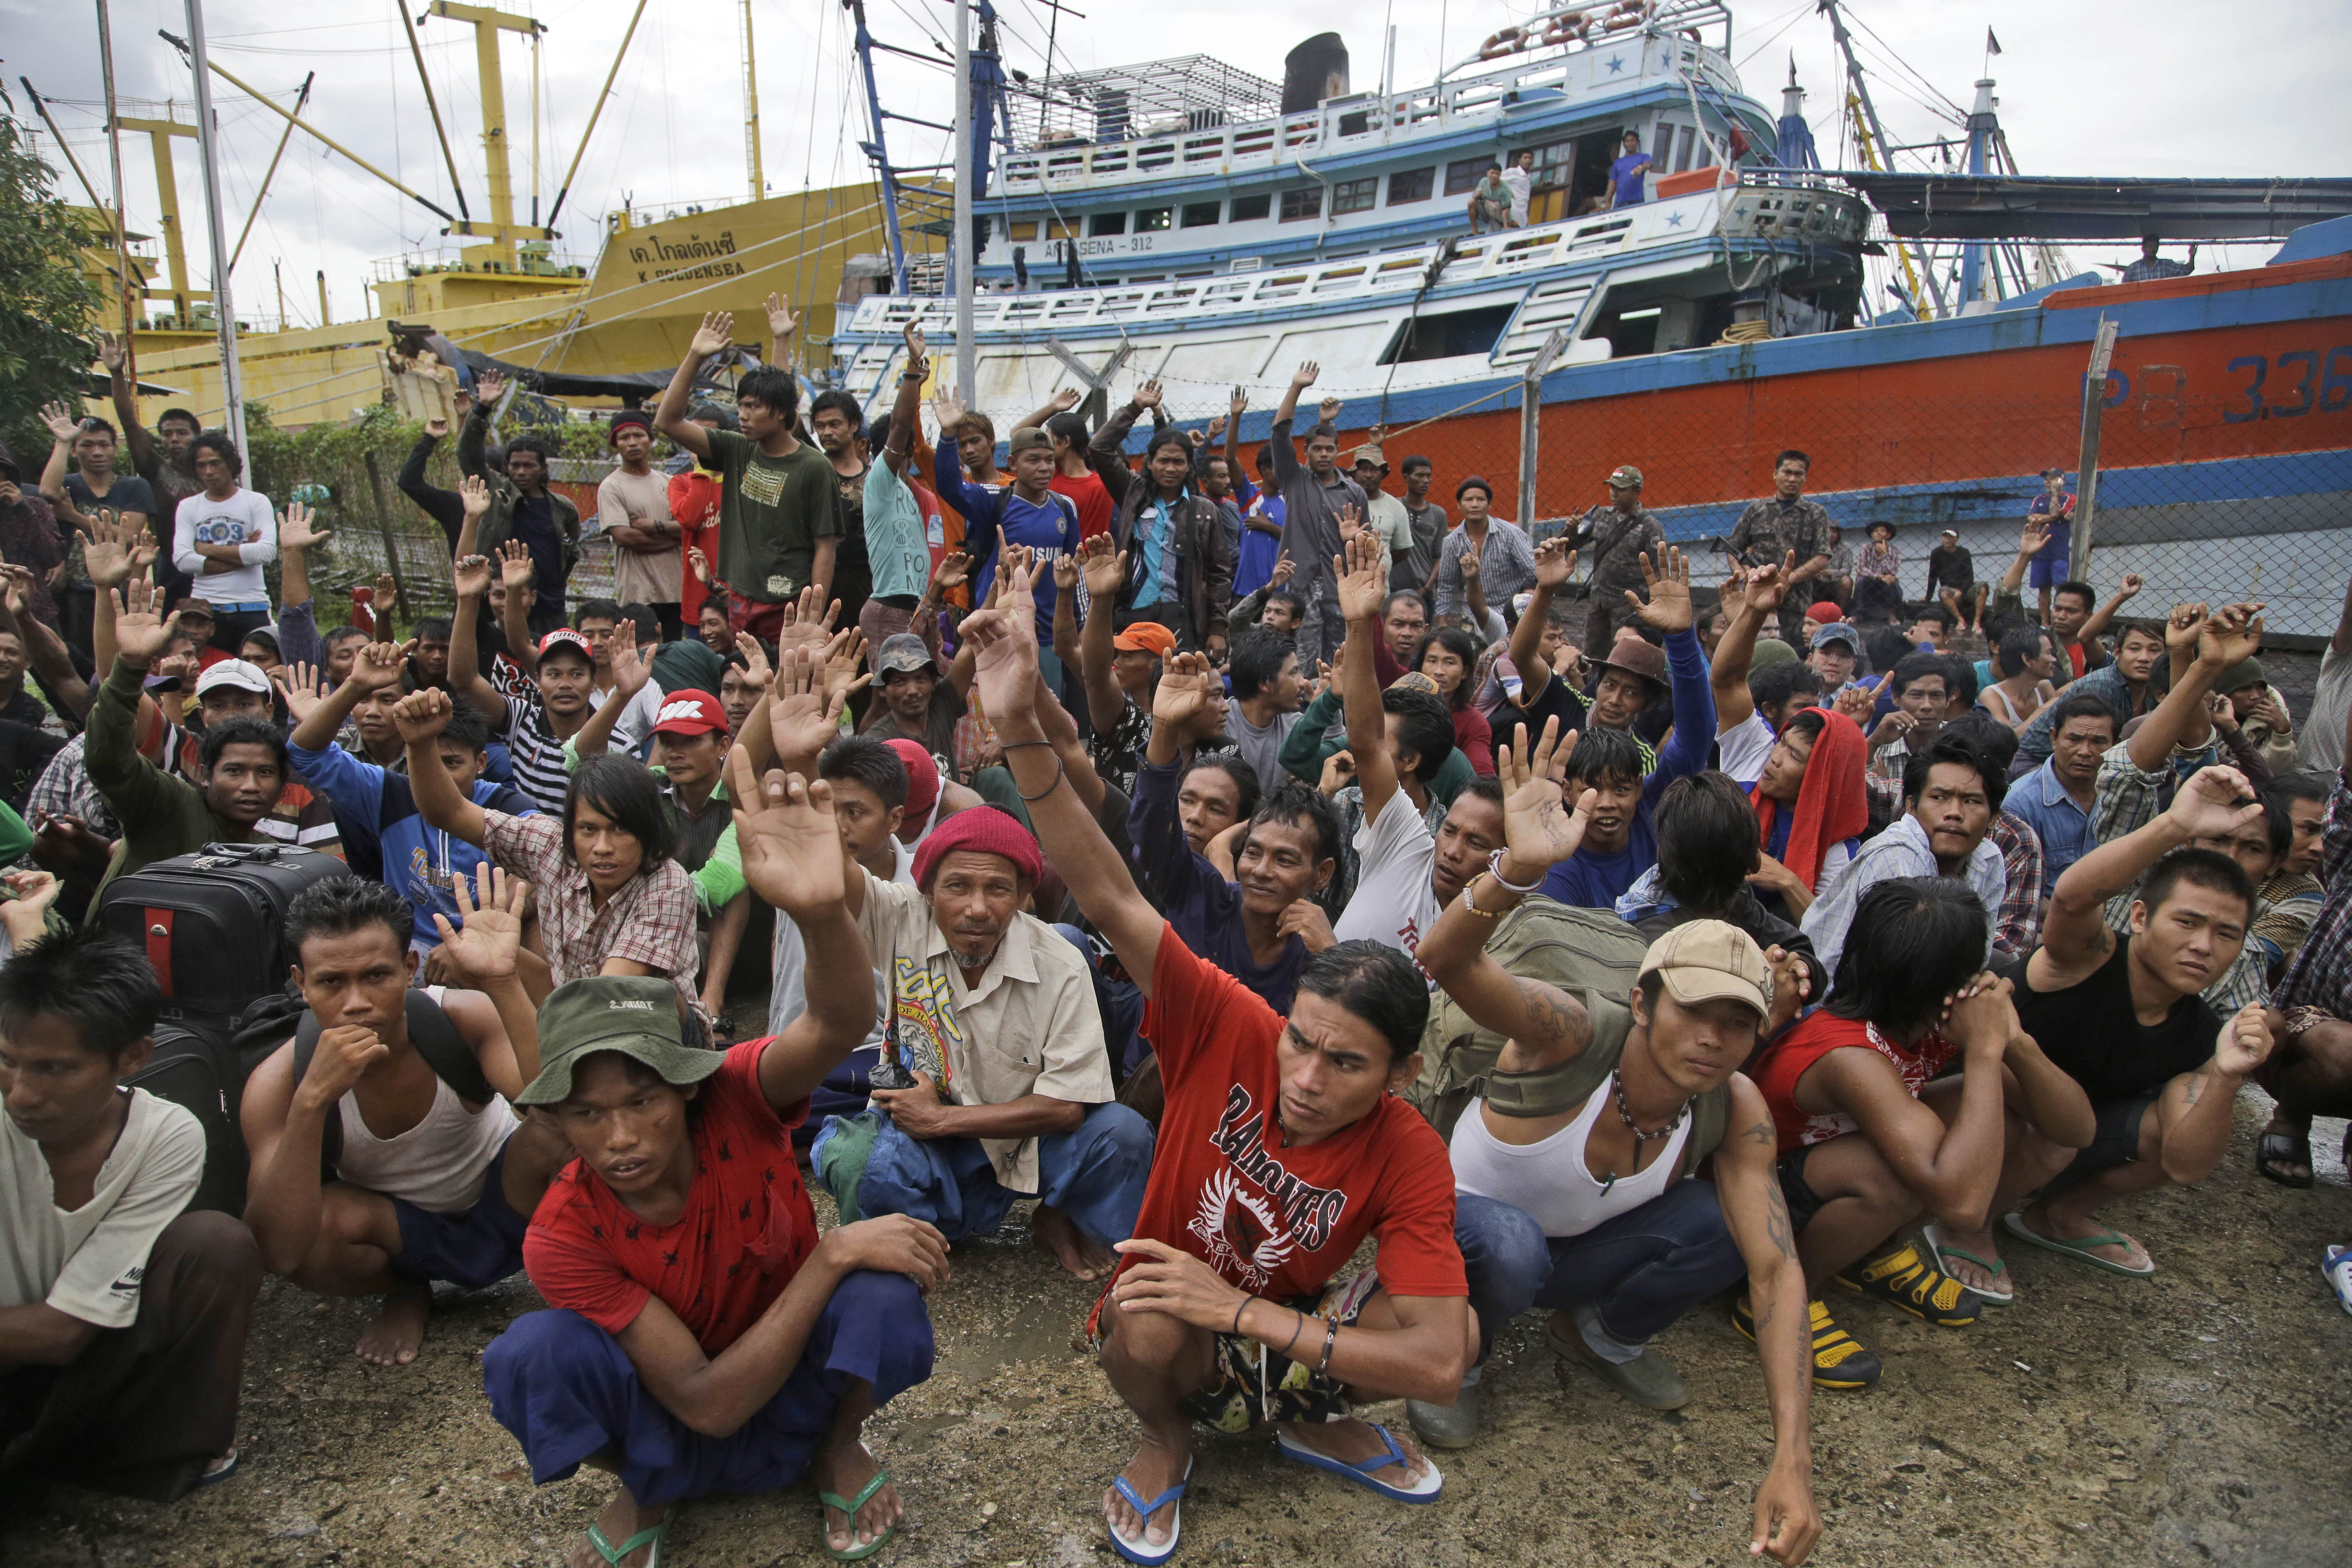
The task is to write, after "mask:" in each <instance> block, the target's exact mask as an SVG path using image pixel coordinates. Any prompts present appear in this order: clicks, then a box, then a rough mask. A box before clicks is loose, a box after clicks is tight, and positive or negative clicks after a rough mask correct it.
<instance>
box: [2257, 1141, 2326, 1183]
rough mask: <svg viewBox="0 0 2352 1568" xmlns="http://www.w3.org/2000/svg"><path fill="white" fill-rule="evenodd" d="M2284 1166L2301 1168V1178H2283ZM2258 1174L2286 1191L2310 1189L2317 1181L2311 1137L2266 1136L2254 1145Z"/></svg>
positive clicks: (2287, 1176) (2284, 1176)
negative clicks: (2312, 1158)
mask: <svg viewBox="0 0 2352 1568" xmlns="http://www.w3.org/2000/svg"><path fill="white" fill-rule="evenodd" d="M2280 1165H2300V1166H2302V1167H2303V1174H2302V1175H2300V1176H2289V1175H2283V1174H2281V1173H2280V1172H2279V1171H2278V1170H2277V1169H2276V1167H2277V1166H2280ZM2254 1174H2256V1175H2258V1176H2264V1177H2267V1178H2269V1179H2270V1180H2271V1181H2273V1182H2276V1183H2277V1184H2279V1185H2280V1186H2282V1187H2297V1188H2301V1187H2307V1186H2309V1185H2311V1184H2312V1182H2313V1181H2314V1180H2315V1179H2316V1178H2315V1176H2314V1175H2313V1173H2312V1167H2311V1134H2310V1133H2309V1132H2305V1133H2303V1134H2302V1135H2301V1136H2299V1137H2298V1136H2297V1135H2296V1134H2294V1133H2293V1132H2264V1133H2263V1135H2262V1138H2261V1140H2260V1141H2259V1142H2256V1143H2255V1145H2254Z"/></svg>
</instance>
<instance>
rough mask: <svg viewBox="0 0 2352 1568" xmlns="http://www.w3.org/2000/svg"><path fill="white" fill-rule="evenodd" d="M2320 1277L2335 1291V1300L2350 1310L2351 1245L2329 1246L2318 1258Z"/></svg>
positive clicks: (2351, 1289)
mask: <svg viewBox="0 0 2352 1568" xmlns="http://www.w3.org/2000/svg"><path fill="white" fill-rule="evenodd" d="M2319 1273H2320V1277H2321V1278H2322V1279H2326V1281H2327V1288H2328V1289H2331V1290H2333V1291H2335V1292H2336V1302H2337V1303H2338V1304H2339V1305H2340V1306H2342V1307H2343V1309H2344V1310H2346V1311H2347V1312H2352V1247H2329V1248H2328V1249H2327V1252H2326V1256H2324V1257H2322V1258H2320V1260H2319Z"/></svg>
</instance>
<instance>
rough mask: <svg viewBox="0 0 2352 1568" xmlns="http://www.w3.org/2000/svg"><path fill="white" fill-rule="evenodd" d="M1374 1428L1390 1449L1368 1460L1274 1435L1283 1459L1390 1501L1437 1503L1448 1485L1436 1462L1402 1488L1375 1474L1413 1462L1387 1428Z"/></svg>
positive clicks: (1383, 1443) (1382, 1443) (1277, 1433)
mask: <svg viewBox="0 0 2352 1568" xmlns="http://www.w3.org/2000/svg"><path fill="white" fill-rule="evenodd" d="M1372 1430H1373V1431H1375V1432H1377V1433H1379V1434H1380V1436H1381V1447H1385V1448H1386V1449H1387V1450H1388V1452H1387V1453H1385V1454H1374V1455H1373V1456H1372V1457H1371V1458H1369V1459H1358V1460H1355V1461H1353V1462H1350V1461H1349V1460H1347V1459H1335V1458H1331V1457H1330V1456H1329V1455H1328V1454H1318V1453H1317V1452H1316V1451H1315V1450H1314V1449H1312V1448H1310V1447H1307V1445H1306V1444H1304V1443H1295V1442H1293V1441H1291V1437H1290V1434H1289V1433H1287V1432H1276V1434H1275V1435H1274V1442H1275V1447H1277V1448H1280V1449H1281V1450H1282V1457H1283V1458H1286V1459H1296V1460H1297V1461H1298V1462H1299V1463H1300V1464H1302V1465H1312V1466H1314V1467H1315V1468H1317V1469H1318V1470H1328V1471H1330V1472H1331V1473H1332V1474H1333V1475H1335V1476H1338V1477H1339V1479H1342V1480H1348V1481H1353V1482H1355V1483H1356V1484H1357V1485H1358V1486H1360V1487H1361V1488H1363V1489H1365V1490H1366V1491H1370V1492H1378V1493H1380V1495H1381V1496H1382V1497H1384V1498H1387V1499H1388V1500H1390V1501H1391V1502H1435V1501H1436V1500H1437V1494H1438V1493H1439V1492H1441V1491H1443V1490H1444V1488H1445V1478H1444V1476H1442V1475H1440V1474H1438V1470H1437V1466H1436V1464H1435V1463H1434V1462H1432V1463H1431V1465H1430V1467H1429V1473H1428V1474H1427V1475H1424V1476H1422V1477H1421V1478H1419V1479H1416V1480H1415V1481H1414V1482H1413V1483H1412V1485H1411V1486H1409V1487H1401V1486H1398V1485H1396V1484H1395V1483H1394V1482H1392V1481H1383V1480H1380V1479H1375V1478H1374V1477H1373V1475H1372V1472H1373V1471H1374V1470H1384V1469H1387V1468H1389V1467H1390V1466H1391V1465H1397V1466H1409V1465H1410V1461H1409V1460H1407V1459H1406V1458H1405V1457H1404V1450H1403V1449H1402V1448H1400V1447H1397V1440H1396V1439H1395V1438H1394V1437H1392V1436H1390V1435H1389V1429H1388V1428H1387V1427H1385V1426H1374V1427H1373V1428H1372Z"/></svg>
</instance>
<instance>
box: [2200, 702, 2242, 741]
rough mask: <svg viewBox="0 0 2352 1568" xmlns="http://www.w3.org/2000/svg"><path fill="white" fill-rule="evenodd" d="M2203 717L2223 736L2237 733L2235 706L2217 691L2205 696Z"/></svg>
mask: <svg viewBox="0 0 2352 1568" xmlns="http://www.w3.org/2000/svg"><path fill="white" fill-rule="evenodd" d="M2205 717H2207V718H2208V719H2210V720H2211V721H2213V727H2214V728H2215V729H2217V730H2219V731H2221V732H2222V733H2223V734H2225V735H2234V734H2236V733H2237V732H2238V709H2237V705H2236V704H2235V703H2233V702H2231V700H2229V699H2228V698H2227V697H2224V696H2222V695H2221V693H2220V692H2218V691H2209V692H2207V693H2206V694H2205Z"/></svg>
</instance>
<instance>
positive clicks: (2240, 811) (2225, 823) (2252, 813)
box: [2164, 767, 2263, 839]
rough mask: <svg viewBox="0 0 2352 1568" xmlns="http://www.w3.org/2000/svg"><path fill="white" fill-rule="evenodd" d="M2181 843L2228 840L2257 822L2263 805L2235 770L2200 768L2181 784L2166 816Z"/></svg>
mask: <svg viewBox="0 0 2352 1568" xmlns="http://www.w3.org/2000/svg"><path fill="white" fill-rule="evenodd" d="M2164 815H2165V817H2166V819H2167V820H2168V821H2169V822H2170V823H2171V824H2172V825H2173V827H2174V830H2175V831H2176V832H2178V833H2179V835H2180V837H2182V838H2184V839H2195V838H2227V837H2229V836H2230V835H2231V834H2232V833H2235V832H2236V831H2237V830H2238V829H2239V828H2241V827H2243V826H2246V824H2248V823H2250V822H2255V821H2259V820H2260V819H2261V817H2262V815H2263V803H2262V802H2261V801H2259V800H2257V799H2256V798H2254V789H2253V786H2252V784H2248V783H2247V782H2246V775H2245V774H2243V773H2240V772H2239V771H2238V770H2237V769H2235V768H2222V767H2212V768H2200V769H2199V770H2198V771H2197V773H2196V776H2195V777H2193V778H2191V779H2190V780H2189V782H2188V783H2187V784H2182V785H2181V786H2180V788H2179V791H2178V792H2177V793H2175V794H2174V795H2173V797H2172V805H2171V807H2170V808H2169V809H2168V810H2167V811H2166V812H2165V814H2164Z"/></svg>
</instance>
